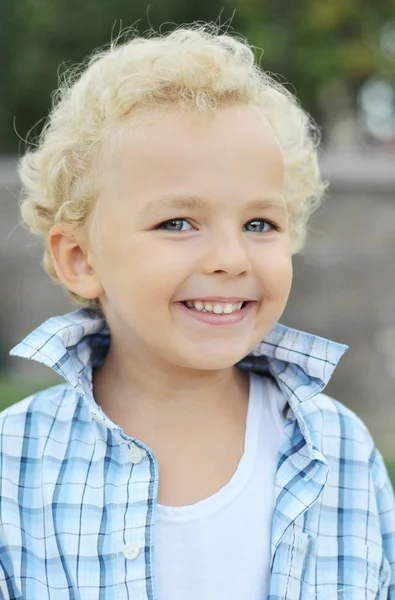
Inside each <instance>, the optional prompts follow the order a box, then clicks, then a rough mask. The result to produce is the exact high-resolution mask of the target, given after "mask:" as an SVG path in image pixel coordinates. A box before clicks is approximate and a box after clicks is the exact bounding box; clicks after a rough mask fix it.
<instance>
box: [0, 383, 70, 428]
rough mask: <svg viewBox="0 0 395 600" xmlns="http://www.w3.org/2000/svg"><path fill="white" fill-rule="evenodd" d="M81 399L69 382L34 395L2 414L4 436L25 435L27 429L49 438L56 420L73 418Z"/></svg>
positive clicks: (1, 422) (0, 417)
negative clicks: (48, 435) (49, 430)
mask: <svg viewBox="0 0 395 600" xmlns="http://www.w3.org/2000/svg"><path fill="white" fill-rule="evenodd" d="M79 400H80V394H79V393H78V392H77V391H76V390H75V389H74V388H73V387H72V386H71V385H70V384H69V383H62V384H59V385H55V386H53V387H50V388H47V389H44V390H41V391H40V392H37V393H35V394H32V395H31V396H28V397H27V398H25V399H24V400H20V401H19V402H16V403H15V404H13V405H11V406H9V407H8V408H6V409H5V410H3V411H2V412H1V413H0V436H2V437H4V436H9V435H13V436H15V437H16V436H18V435H25V432H26V430H27V429H31V430H32V429H34V432H35V435H36V436H37V435H45V432H46V431H47V430H48V429H50V428H51V424H52V423H53V422H54V420H55V419H61V420H63V421H64V420H65V421H67V420H70V419H72V418H73V414H74V412H75V408H76V406H77V404H78V402H79Z"/></svg>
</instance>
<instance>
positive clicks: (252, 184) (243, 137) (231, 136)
mask: <svg viewBox="0 0 395 600" xmlns="http://www.w3.org/2000/svg"><path fill="white" fill-rule="evenodd" d="M112 135H113V138H112V140H111V145H112V147H113V152H112V161H111V165H110V167H109V173H108V178H109V181H108V185H107V186H106V187H107V190H105V195H108V193H109V192H111V193H112V195H116V196H117V198H122V197H125V195H126V196H127V197H128V198H129V199H131V198H133V199H134V203H135V202H138V203H141V202H144V201H148V200H151V199H152V198H155V197H158V196H164V195H171V194H172V195H174V194H178V195H183V194H185V195H187V196H191V195H196V196H201V197H205V198H215V197H217V198H219V197H222V198H227V199H228V200H231V198H232V197H236V196H237V197H238V198H239V199H240V200H243V199H246V200H251V199H252V198H256V197H259V196H262V194H265V195H267V196H269V197H274V196H278V195H279V194H280V195H281V190H282V186H283V160H282V154H281V148H280V145H279V143H278V141H277V138H276V136H275V134H274V132H273V130H272V129H271V127H270V126H269V125H268V124H267V123H266V122H265V121H264V119H263V118H262V116H261V115H260V114H258V112H257V111H256V110H255V109H254V108H253V107H250V106H245V105H238V106H233V107H229V108H224V109H221V110H219V111H217V112H216V113H213V114H210V115H198V114H197V113H194V112H188V113H187V112H181V110H180V109H178V108H176V107H173V108H171V109H166V110H161V111H159V112H158V113H156V114H155V115H154V116H151V117H150V118H148V117H147V118H145V119H144V120H143V121H142V122H138V123H135V122H133V121H132V120H131V121H130V122H129V123H128V122H125V123H123V124H122V125H120V126H119V127H118V128H117V130H115V131H114V132H113V134H112Z"/></svg>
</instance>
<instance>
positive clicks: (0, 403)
mask: <svg viewBox="0 0 395 600" xmlns="http://www.w3.org/2000/svg"><path fill="white" fill-rule="evenodd" d="M56 383H57V381H53V380H51V381H47V382H44V383H43V384H42V385H39V384H36V385H31V384H30V385H29V384H28V383H24V384H21V385H15V383H11V382H8V381H7V380H2V379H0V411H2V410H4V409H5V408H7V406H10V405H11V404H14V402H18V401H19V400H22V399H23V398H26V397H27V396H30V394H34V393H35V392H38V391H39V390H41V389H45V388H46V387H49V386H52V385H55V384H56ZM384 458H385V457H384ZM386 465H387V469H388V473H389V475H390V478H391V481H392V485H393V486H394V487H395V458H394V457H393V456H391V458H389V457H388V458H387V460H386Z"/></svg>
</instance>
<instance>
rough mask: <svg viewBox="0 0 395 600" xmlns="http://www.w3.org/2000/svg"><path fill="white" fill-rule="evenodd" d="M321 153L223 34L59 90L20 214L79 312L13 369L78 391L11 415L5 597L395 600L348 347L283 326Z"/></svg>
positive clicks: (31, 345) (6, 429)
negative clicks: (331, 393) (38, 365)
mask: <svg viewBox="0 0 395 600" xmlns="http://www.w3.org/2000/svg"><path fill="white" fill-rule="evenodd" d="M317 143H318V139H317V135H316V133H315V131H314V128H313V126H312V125H311V123H310V121H309V119H308V117H307V116H306V114H305V113H304V112H303V111H302V109H301V108H300V107H299V106H298V105H297V103H296V101H295V99H294V98H293V97H292V96H291V95H290V94H289V93H288V92H287V91H286V90H285V89H283V88H282V87H281V86H280V85H279V84H277V83H275V82H274V81H273V80H272V79H270V78H269V77H268V76H267V75H265V74H264V73H262V72H261V71H260V70H259V69H258V67H257V66H256V65H255V64H254V60H253V55H252V52H251V49H250V48H249V47H248V45H247V44H245V43H243V42H241V41H238V40H236V39H234V38H232V37H230V36H225V35H218V32H217V31H215V30H214V29H210V27H202V26H194V27H191V28H190V29H187V28H179V29H178V30H177V31H175V32H174V33H172V34H170V35H166V36H162V37H158V38H151V39H149V40H143V39H138V38H137V39H134V40H133V41H131V42H129V43H126V44H124V45H123V46H119V47H118V48H114V47H112V48H110V49H109V50H108V51H107V52H103V53H101V54H98V55H97V56H95V57H94V58H92V60H91V61H90V63H89V64H88V66H87V68H86V70H85V72H84V73H83V74H82V75H81V76H80V77H79V78H77V79H76V80H75V81H74V83H72V82H71V83H70V86H69V87H64V89H63V90H61V92H60V94H59V96H58V102H57V104H56V106H55V107H54V108H53V110H52V113H51V115H50V118H49V121H48V124H47V127H46V129H45V131H44V133H43V135H42V138H41V140H40V143H39V145H38V147H37V148H36V149H35V150H34V151H32V152H30V153H28V154H27V155H26V156H25V157H24V158H23V160H22V162H21V167H20V173H21V177H22V180H23V183H24V186H25V191H26V192H25V198H24V200H23V202H22V216H23V219H24V222H25V223H26V224H27V225H28V226H29V227H30V228H31V229H32V230H33V231H35V232H36V233H38V234H40V235H41V236H42V237H43V239H44V241H45V253H44V266H45V268H46V270H47V272H48V273H49V274H50V275H51V276H52V277H53V278H54V279H55V280H56V281H58V282H60V283H61V284H62V285H63V286H64V288H65V289H66V290H67V291H68V293H69V295H70V297H71V299H72V300H73V301H75V302H76V303H77V304H79V305H80V307H81V308H79V309H77V310H75V311H74V312H72V313H70V314H68V315H65V316H62V317H56V318H52V319H50V320H49V321H47V322H46V323H44V324H43V325H42V326H41V327H39V328H38V329H37V330H35V331H34V332H33V333H31V334H30V335H29V336H27V338H26V339H25V340H24V341H23V342H21V343H20V344H19V345H18V346H17V347H16V348H14V350H13V351H12V354H13V355H18V356H23V357H25V358H30V359H33V360H37V361H39V362H42V363H44V364H47V365H48V366H50V367H52V368H53V369H54V370H55V371H56V372H57V373H59V374H61V375H62V376H63V377H64V378H65V380H66V382H65V383H64V384H62V385H57V386H54V387H52V388H50V389H47V390H44V391H43V392H40V393H38V394H35V395H34V396H31V397H29V398H27V399H25V400H24V401H22V402H20V403H18V404H16V405H14V406H13V407H11V408H9V409H8V410H6V411H4V412H3V413H2V415H1V417H0V432H1V463H0V468H1V473H0V484H1V493H0V503H1V504H0V592H1V597H2V598H6V599H11V598H12V599H13V600H14V599H22V598H23V599H27V600H37V599H40V600H44V598H48V599H56V600H66V599H70V598H73V599H81V600H96V599H106V600H109V599H111V600H112V599H115V598H117V599H119V600H121V599H122V600H123V599H126V598H130V599H133V600H146V599H158V600H203V599H204V600H214V599H215V600H219V599H225V598H226V599H227V600H233V599H236V598H237V599H240V598H245V599H248V600H262V599H263V598H266V597H268V598H270V599H279V598H286V599H289V600H298V599H302V600H304V599H307V598H325V599H326V600H327V599H328V598H338V597H341V598H347V599H357V598H358V599H361V600H362V599H365V600H366V599H373V598H381V599H384V598H395V587H394V585H395V584H394V565H393V563H394V559H395V558H394V554H395V542H394V515H395V511H394V498H393V492H392V489H391V486H390V483H389V479H388V475H387V472H386V470H385V467H384V464H383V461H382V458H381V456H380V454H379V452H378V451H377V450H376V448H375V445H374V442H373V441H372V439H371V437H370V435H369V433H368V431H367V430H366V428H365V427H364V425H363V424H362V423H361V422H360V421H359V420H358V418H357V417H356V416H355V415H354V414H353V413H352V412H351V411H349V410H348V409H346V408H345V407H344V406H342V405H341V404H339V403H338V402H336V401H335V400H333V399H331V398H329V397H327V396H325V395H323V394H322V390H323V388H324V387H325V385H326V383H327V382H328V380H329V379H330V377H331V374H332V372H333V370H334V368H335V367H336V364H337V362H338V361H339V359H340V357H341V355H342V354H343V353H344V351H345V349H346V347H345V346H341V345H339V344H336V343H334V342H329V341H327V340H323V339H321V338H318V337H315V336H313V335H309V334H306V333H302V332H298V331H295V330H292V329H289V328H286V327H284V326H282V325H280V324H278V320H279V318H280V317H281V314H282V312H283V310H284V307H285V305H286V302H287V299H288V295H289V291H290V287H291V279H292V254H293V253H295V252H297V251H298V250H299V249H300V248H301V247H302V245H303V242H304V238H305V232H306V223H307V220H308V217H309V215H310V214H311V212H312V211H313V209H314V208H315V207H316V206H317V205H318V203H319V201H320V199H321V197H322V195H323V192H324V185H323V184H322V182H321V181H320V177H319V173H318V169H317V161H316V146H317Z"/></svg>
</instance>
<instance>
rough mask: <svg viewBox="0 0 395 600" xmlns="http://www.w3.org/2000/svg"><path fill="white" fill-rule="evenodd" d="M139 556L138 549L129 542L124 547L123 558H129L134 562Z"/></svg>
mask: <svg viewBox="0 0 395 600" xmlns="http://www.w3.org/2000/svg"><path fill="white" fill-rule="evenodd" d="M139 554H140V548H139V547H138V545H137V544H135V543H134V542H129V543H128V544H126V545H125V546H124V549H123V555H124V557H125V558H129V559H130V560H134V559H135V558H137V557H138V555H139Z"/></svg>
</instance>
